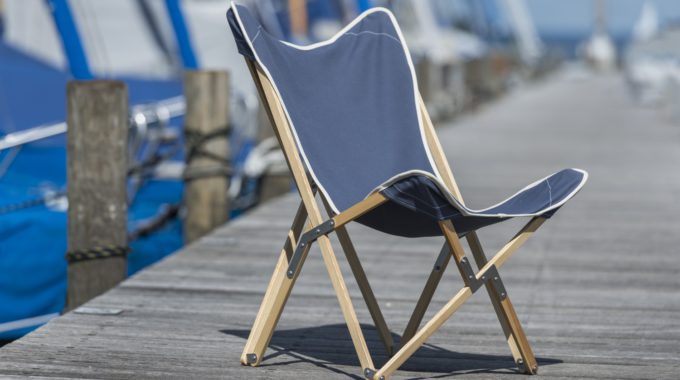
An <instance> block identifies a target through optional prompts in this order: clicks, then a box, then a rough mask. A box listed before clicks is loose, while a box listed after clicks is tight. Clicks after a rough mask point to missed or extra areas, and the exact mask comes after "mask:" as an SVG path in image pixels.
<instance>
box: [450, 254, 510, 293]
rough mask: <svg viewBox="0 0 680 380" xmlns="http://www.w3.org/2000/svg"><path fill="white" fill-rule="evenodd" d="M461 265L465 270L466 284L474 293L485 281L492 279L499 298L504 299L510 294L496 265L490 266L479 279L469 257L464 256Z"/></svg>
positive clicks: (464, 278)
mask: <svg viewBox="0 0 680 380" xmlns="http://www.w3.org/2000/svg"><path fill="white" fill-rule="evenodd" d="M460 267H461V270H462V271H463V280H464V281H465V285H467V286H468V287H470V290H472V292H473V293H474V292H476V291H477V289H479V288H480V287H481V286H482V285H483V284H484V283H485V282H487V281H490V282H491V283H492V284H493V289H494V290H495V291H496V294H497V295H498V298H500V299H501V300H504V299H505V298H506V297H507V296H508V292H507V291H506V290H505V285H503V281H502V280H501V275H500V274H499V273H498V268H496V266H495V265H492V266H490V267H489V269H487V270H486V271H485V272H484V273H483V274H482V276H481V277H480V278H479V279H477V275H475V272H474V271H473V270H472V266H471V265H470V261H469V260H468V259H467V257H463V258H462V259H461V260H460Z"/></svg>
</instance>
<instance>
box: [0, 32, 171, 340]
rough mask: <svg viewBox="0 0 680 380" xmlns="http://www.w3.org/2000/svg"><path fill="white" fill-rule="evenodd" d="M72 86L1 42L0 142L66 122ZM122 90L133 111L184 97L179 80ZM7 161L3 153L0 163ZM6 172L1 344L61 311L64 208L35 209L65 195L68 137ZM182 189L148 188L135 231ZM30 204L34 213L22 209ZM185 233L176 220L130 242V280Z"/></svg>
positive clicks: (0, 216) (31, 147) (40, 147)
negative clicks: (67, 91)
mask: <svg viewBox="0 0 680 380" xmlns="http://www.w3.org/2000/svg"><path fill="white" fill-rule="evenodd" d="M69 79H70V76H69V75H68V74H67V73H66V72H64V71H61V70H58V69H56V68H53V67H51V66H48V65H46V64H44V63H41V62H39V61H37V60H36V59H34V58H32V57H30V56H28V55H26V54H23V53H22V52H20V51H18V50H16V49H14V48H12V47H11V46H7V45H6V44H4V43H1V42H0V137H2V136H3V135H5V134H7V133H11V132H16V131H21V130H24V129H26V128H32V127H37V126H39V125H42V124H47V123H54V122H60V121H63V120H64V119H65V118H66V98H65V88H66V83H67V82H68V80H69ZM125 82H126V83H127V84H128V89H129V98H130V103H131V104H140V103H147V102H151V101H157V100H162V99H167V98H170V97H174V96H178V95H181V94H182V86H181V82H180V81H178V80H145V79H139V78H137V79H134V78H126V79H125ZM173 122H175V123H180V122H181V120H173ZM7 154H8V153H7V151H0V161H3V160H4V159H5V157H7ZM3 163H4V161H3ZM3 169H6V170H5V171H4V173H2V174H0V274H1V275H0V340H6V339H14V338H18V337H20V336H22V335H23V334H25V333H27V332H29V331H31V330H33V329H35V328H36V327H38V326H39V325H40V324H42V323H45V322H47V320H49V318H52V317H54V316H56V315H58V314H59V313H60V312H61V311H62V310H63V308H64V302H65V295H66V269H67V264H66V261H65V259H64V254H65V252H66V228H67V223H66V212H65V211H66V208H65V205H60V204H51V202H47V203H43V202H35V201H36V200H40V199H43V198H44V197H45V196H46V195H47V194H50V193H56V192H60V191H62V190H64V189H65V187H66V146H65V138H64V136H57V137H52V138H49V139H45V140H41V141H36V142H32V143H30V144H26V145H23V146H22V147H21V150H20V151H19V152H18V154H17V155H16V157H15V158H14V159H13V160H11V165H9V166H8V167H5V168H3ZM0 171H2V170H0ZM182 188H183V187H182V183H181V182H180V181H173V180H160V179H152V180H150V181H148V182H146V184H145V185H144V186H143V187H142V188H141V189H140V190H139V193H137V195H136V197H135V201H134V203H133V204H132V205H131V207H130V209H129V216H128V219H129V228H130V230H134V229H136V228H137V227H138V225H139V224H141V223H144V222H145V221H148V219H150V218H153V217H154V216H155V215H157V214H158V212H159V208H161V207H162V206H163V205H173V204H177V203H179V202H180V201H181V198H182ZM34 202H35V204H34ZM55 203H58V202H55ZM31 204H34V205H33V206H30V207H24V206H22V205H31ZM17 206H18V207H17ZM181 228H182V226H181V223H180V222H179V221H177V220H174V221H172V222H171V223H168V224H167V225H165V226H164V227H163V228H162V229H161V230H159V231H157V232H156V233H154V234H152V235H149V236H145V237H141V238H139V239H137V240H135V241H134V242H132V243H131V248H132V254H131V255H130V256H129V258H128V271H129V274H132V273H135V272H136V271H138V270H140V269H141V268H143V267H145V266H148V265H149V264H151V263H153V262H156V261H158V260H159V259H161V258H162V257H164V256H166V255H168V254H169V253H171V252H174V251H176V250H177V249H179V248H180V247H181V246H182V245H183V239H182V232H181Z"/></svg>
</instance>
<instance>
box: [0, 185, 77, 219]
mask: <svg viewBox="0 0 680 380" xmlns="http://www.w3.org/2000/svg"><path fill="white" fill-rule="evenodd" d="M64 195H66V191H59V192H56V193H54V194H50V195H49V196H44V197H41V198H35V199H29V200H25V201H23V202H19V203H13V204H8V205H0V215H1V214H8V213H10V212H14V211H20V210H25V209H27V208H32V207H38V206H42V205H44V204H45V203H47V202H49V201H51V200H53V199H57V198H59V197H61V196H64Z"/></svg>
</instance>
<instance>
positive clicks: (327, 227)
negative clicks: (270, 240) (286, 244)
mask: <svg viewBox="0 0 680 380" xmlns="http://www.w3.org/2000/svg"><path fill="white" fill-rule="evenodd" d="M333 230H335V220H333V219H328V220H327V221H325V222H323V223H321V224H319V225H318V226H316V227H314V228H312V229H311V230H309V231H307V232H305V233H304V234H302V236H300V240H299V241H298V244H297V247H295V252H293V256H292V257H291V258H290V262H289V263H288V271H287V272H286V276H288V278H293V276H295V272H297V270H298V267H299V266H300V260H302V252H303V251H304V250H305V246H307V245H309V244H311V243H313V242H314V241H315V240H316V239H318V238H319V237H321V236H323V235H327V234H329V233H331V232H333Z"/></svg>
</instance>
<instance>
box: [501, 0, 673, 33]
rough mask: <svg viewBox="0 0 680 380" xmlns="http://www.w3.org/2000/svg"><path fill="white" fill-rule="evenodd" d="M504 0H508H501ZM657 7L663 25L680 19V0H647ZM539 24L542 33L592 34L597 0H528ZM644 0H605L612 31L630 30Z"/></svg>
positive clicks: (626, 31)
mask: <svg viewBox="0 0 680 380" xmlns="http://www.w3.org/2000/svg"><path fill="white" fill-rule="evenodd" d="M499 1H505V0H499ZM647 1H650V2H651V3H653V4H654V6H655V7H656V9H657V14H658V16H659V21H660V22H661V25H664V24H668V23H672V22H675V23H678V22H680V0H647ZM526 2H527V6H528V8H529V11H530V12H531V14H532V16H533V19H534V23H535V24H536V28H537V29H538V31H539V32H540V33H541V34H551V35H556V34H557V35H589V34H590V33H591V31H592V26H593V21H594V14H595V0H526ZM644 2H645V0H606V1H605V8H606V13H605V14H606V19H607V26H608V29H609V31H610V32H611V33H612V34H615V35H617V36H621V37H625V36H627V35H628V34H630V32H631V30H632V28H633V26H634V25H635V22H636V21H637V19H638V17H639V16H640V11H641V9H642V5H643V4H644Z"/></svg>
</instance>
